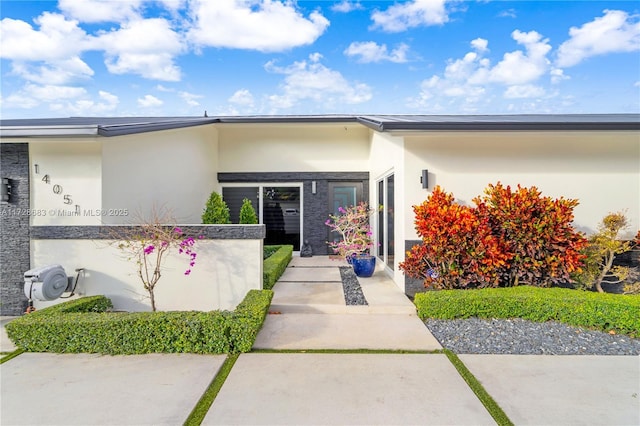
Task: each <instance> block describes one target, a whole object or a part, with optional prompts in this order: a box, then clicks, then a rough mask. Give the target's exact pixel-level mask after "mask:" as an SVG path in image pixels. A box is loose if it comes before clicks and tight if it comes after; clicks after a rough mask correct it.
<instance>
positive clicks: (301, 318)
mask: <svg viewBox="0 0 640 426" xmlns="http://www.w3.org/2000/svg"><path fill="white" fill-rule="evenodd" d="M338 266H340V263H337V262H335V261H330V260H329V259H328V258H327V257H313V258H310V259H301V258H294V261H293V262H292V264H291V265H290V267H289V268H288V270H287V272H286V273H285V275H283V277H282V279H281V280H280V281H279V282H278V283H277V284H276V286H275V288H274V290H275V297H274V300H273V304H272V307H271V310H272V311H278V312H280V313H279V314H275V313H274V314H271V315H269V316H268V317H267V320H266V322H265V326H264V328H263V330H262V331H261V332H260V334H259V336H258V339H257V340H256V344H255V347H256V348H264V349H274V350H279V349H298V351H296V352H295V353H287V352H266V353H261V352H256V353H248V354H242V355H241V356H240V357H239V358H238V361H237V362H236V364H235V366H234V367H233V369H232V370H231V373H230V374H229V376H228V378H227V380H226V382H225V384H224V386H223V387H222V389H221V391H220V393H219V394H218V396H217V398H216V400H215V401H214V403H213V405H212V407H211V409H210V410H209V412H208V413H207V416H206V417H205V419H204V422H203V424H211V425H213V424H225V425H228V424H246V425H259V424H262V425H267V424H270V425H274V424H292V425H293V424H295V425H305V424H307V425H318V424H327V425H353V424H362V425H364V424H367V425H370V424H388V425H484V424H495V422H494V421H493V419H492V418H491V416H490V415H489V413H488V412H487V410H486V409H485V407H484V406H483V405H482V404H481V403H480V401H479V400H478V399H477V397H476V396H475V395H474V394H473V392H472V391H471V390H470V389H469V387H468V386H467V384H466V383H465V382H464V381H463V380H462V378H461V376H460V375H459V374H458V372H457V371H456V370H455V368H454V367H453V365H452V364H451V363H450V362H449V360H448V359H447V357H446V356H445V355H443V354H439V353H428V352H429V351H431V350H433V349H437V348H439V347H440V345H439V344H438V342H437V341H436V340H435V339H434V338H433V336H432V335H431V333H429V331H428V330H427V329H426V327H424V325H423V324H422V322H421V321H420V320H419V319H418V318H417V317H416V315H415V309H414V307H413V305H412V304H411V303H410V302H409V301H408V300H407V299H406V297H404V295H403V294H402V292H401V291H400V290H399V289H398V288H397V287H396V286H395V285H394V284H393V283H392V282H391V281H390V280H389V279H388V278H387V277H386V275H385V274H384V272H383V271H382V270H378V271H377V272H376V273H375V275H374V276H373V277H372V278H366V279H363V278H360V279H359V281H360V284H361V286H362V290H363V293H364V294H365V297H366V298H367V300H368V302H369V306H367V307H362V306H346V305H345V303H344V298H343V297H342V296H341V291H342V290H341V283H340V281H339V277H340V276H339V274H336V271H337V269H338ZM336 280H337V281H336ZM2 346H3V349H4V348H7V347H9V346H8V343H7V342H6V341H5V340H3V341H2ZM312 349H328V350H331V349H336V350H342V349H383V350H386V349H411V350H420V351H424V352H426V353H389V352H386V353H384V352H383V353H317V352H313V351H311V350H312ZM304 350H309V352H306V353H305V352H304ZM460 359H461V360H462V361H463V362H464V364H465V365H466V366H467V367H468V368H469V370H470V371H471V372H472V373H473V374H474V375H475V376H476V377H477V378H478V379H479V380H480V382H481V383H482V384H483V386H484V387H485V389H486V390H487V391H488V392H489V394H490V395H491V396H492V397H493V398H494V399H495V400H496V402H497V403H498V405H500V407H502V409H503V410H504V411H505V412H506V414H507V415H508V416H509V417H510V419H511V420H512V421H514V423H515V424H518V425H520V424H522V425H543V424H544V425H570V424H581V425H603V424H607V425H614V424H615V425H640V357H632V356H631V357H623V356H621V357H619V356H604V357H597V356H532V355H527V356H518V355H460ZM223 361H224V356H220V355H211V356H203V355H190V354H183V355H175V354H152V355H144V356H115V357H113V356H99V355H89V354H77V355H59V354H22V355H20V356H18V357H16V358H14V359H12V360H10V361H8V362H5V363H3V364H2V365H1V366H0V384H1V388H0V391H1V392H2V394H1V399H0V404H1V405H0V424H2V425H3V426H5V425H14V424H16V425H18V424H30V425H61V424H64V425H67V424H83V425H127V424H131V425H134V424H135V425H163V424H167V425H175V424H177V425H179V424H181V423H182V422H183V421H184V419H186V417H187V416H188V414H189V413H190V411H191V409H192V408H193V407H194V406H195V405H196V403H197V402H198V400H199V398H200V396H201V395H202V393H203V392H204V389H205V388H206V387H207V385H208V384H209V383H210V382H211V380H212V379H213V378H214V377H215V375H216V374H217V372H218V369H219V368H220V365H221V364H222V362H223Z"/></svg>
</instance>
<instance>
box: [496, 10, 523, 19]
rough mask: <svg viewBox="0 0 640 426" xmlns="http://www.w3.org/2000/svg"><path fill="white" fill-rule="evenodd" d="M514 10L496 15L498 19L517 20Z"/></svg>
mask: <svg viewBox="0 0 640 426" xmlns="http://www.w3.org/2000/svg"><path fill="white" fill-rule="evenodd" d="M517 17H518V15H516V10H515V9H513V8H511V9H507V10H503V11H502V12H500V13H498V18H517Z"/></svg>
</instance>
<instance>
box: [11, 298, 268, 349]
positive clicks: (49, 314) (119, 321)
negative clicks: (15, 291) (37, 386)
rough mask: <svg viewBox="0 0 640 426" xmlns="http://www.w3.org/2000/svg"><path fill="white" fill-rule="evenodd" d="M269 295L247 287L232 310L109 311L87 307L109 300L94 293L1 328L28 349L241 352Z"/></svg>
mask: <svg viewBox="0 0 640 426" xmlns="http://www.w3.org/2000/svg"><path fill="white" fill-rule="evenodd" d="M272 297H273V292H271V291H264V290H251V291H249V292H248V293H247V296H245V300H243V301H242V302H241V303H240V304H239V305H238V308H239V309H237V310H236V311H234V312H228V311H211V312H195V311H191V312H133V313H115V312H95V311H94V312H92V311H91V310H92V309H96V308H95V307H96V306H98V307H99V308H100V309H103V308H104V306H105V302H104V301H105V300H106V301H108V302H109V305H110V304H111V302H110V301H109V299H107V298H106V297H104V296H94V297H91V298H83V299H78V300H73V301H70V302H66V303H62V304H60V305H56V306H52V307H50V308H46V309H43V310H41V311H36V312H35V313H32V314H29V315H25V316H23V317H21V318H18V319H15V320H14V321H11V322H10V323H9V324H7V326H6V330H7V333H8V335H9V338H10V339H11V340H12V341H13V342H15V344H16V345H17V346H19V347H20V348H22V349H24V350H27V351H30V352H58V353H82V352H86V353H103V354H111V355H116V354H144V353H153V352H160V353H174V352H185V353H201V354H220V353H234V352H246V351H249V350H251V346H252V345H253V342H254V340H255V337H256V335H257V334H258V331H259V330H260V328H261V327H262V322H263V320H264V312H266V311H267V310H268V308H269V305H270V303H271V298H272ZM85 299H92V300H85ZM79 306H80V307H81V308H79ZM83 309H85V310H84V311H83ZM104 309H106V308H104Z"/></svg>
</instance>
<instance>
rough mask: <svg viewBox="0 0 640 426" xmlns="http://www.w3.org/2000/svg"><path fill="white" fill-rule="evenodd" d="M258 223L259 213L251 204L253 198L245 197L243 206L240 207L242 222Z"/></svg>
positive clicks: (247, 223)
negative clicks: (257, 213)
mask: <svg viewBox="0 0 640 426" xmlns="http://www.w3.org/2000/svg"><path fill="white" fill-rule="evenodd" d="M257 223H258V215H256V211H255V209H254V208H253V204H251V200H250V199H248V198H245V199H244V200H242V207H240V224H242V225H255V224H257Z"/></svg>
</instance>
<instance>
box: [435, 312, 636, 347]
mask: <svg viewBox="0 0 640 426" xmlns="http://www.w3.org/2000/svg"><path fill="white" fill-rule="evenodd" d="M425 325H426V326H427V328H429V330H430V331H431V333H432V334H433V335H434V336H435V338H436V339H438V341H439V342H440V344H441V345H442V346H443V347H445V348H447V349H450V350H451V351H453V352H455V353H457V354H515V355H527V354H530V355H543V354H544V355H640V339H632V338H630V337H629V336H626V335H622V334H621V335H611V334H608V333H603V332H599V331H593V330H587V329H583V328H579V327H573V326H569V325H566V324H562V323H558V322H554V321H548V322H544V323H539V322H532V321H526V320H522V319H479V318H469V319H457V320H437V319H427V320H425Z"/></svg>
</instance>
